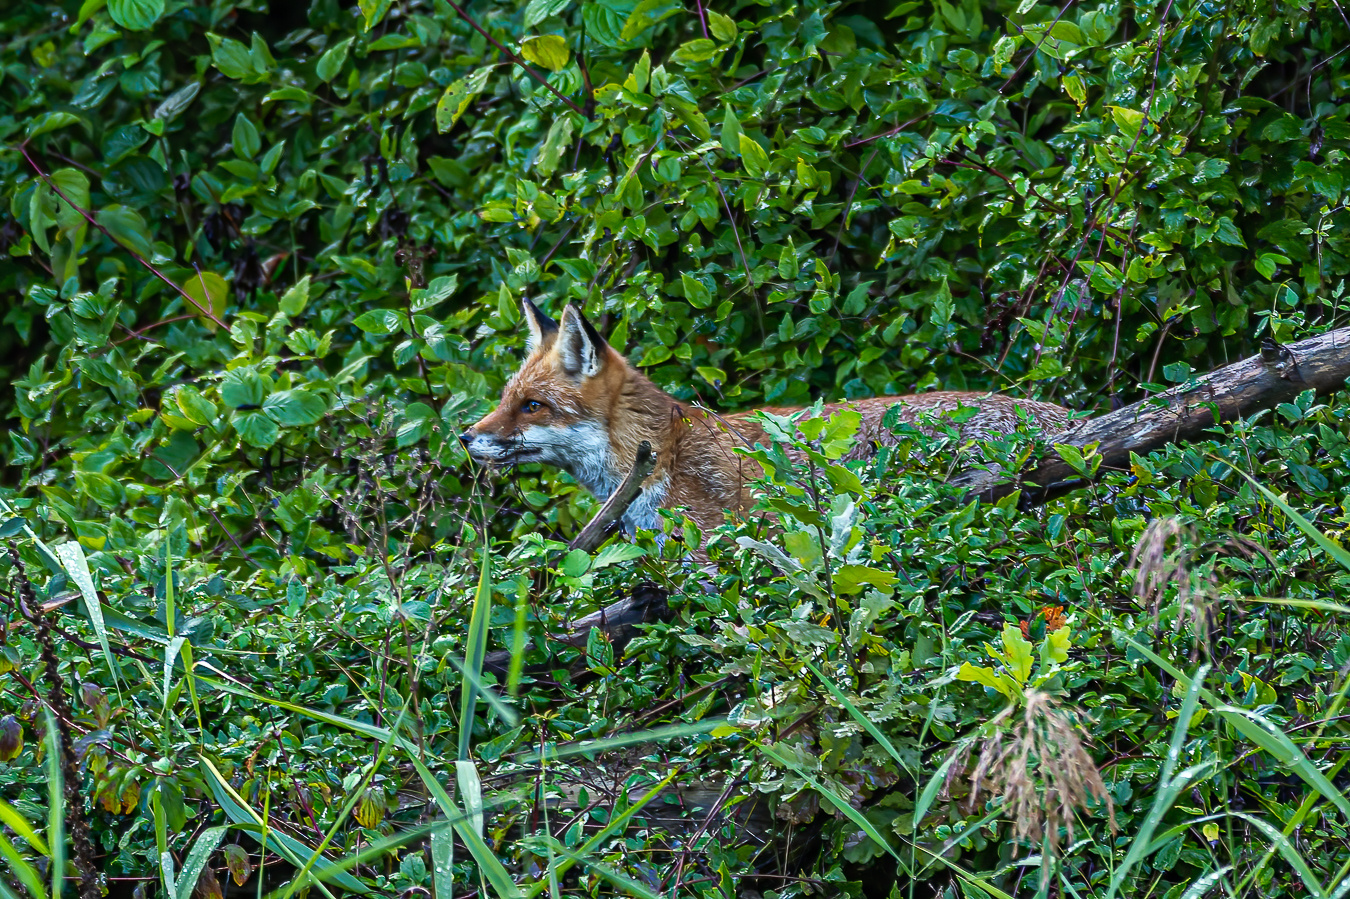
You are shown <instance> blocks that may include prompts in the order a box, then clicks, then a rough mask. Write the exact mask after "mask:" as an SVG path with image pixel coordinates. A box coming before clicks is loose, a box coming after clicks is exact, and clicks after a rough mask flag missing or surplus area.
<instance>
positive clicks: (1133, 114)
mask: <svg viewBox="0 0 1350 899" xmlns="http://www.w3.org/2000/svg"><path fill="white" fill-rule="evenodd" d="M1107 108H1108V109H1110V110H1111V118H1112V119H1114V120H1115V123H1116V127H1117V128H1119V129H1120V133H1121V134H1122V135H1124V136H1125V137H1127V138H1129V139H1131V140H1133V139H1134V138H1135V136H1136V135H1137V134H1139V129H1140V128H1142V127H1143V125H1144V114H1143V113H1142V112H1140V111H1139V110H1137V109H1130V108H1129V107H1126V106H1109V107H1107Z"/></svg>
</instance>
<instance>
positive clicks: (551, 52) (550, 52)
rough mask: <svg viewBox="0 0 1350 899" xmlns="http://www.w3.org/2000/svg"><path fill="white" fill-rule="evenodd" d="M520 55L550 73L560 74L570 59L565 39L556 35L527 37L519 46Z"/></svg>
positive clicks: (569, 51)
mask: <svg viewBox="0 0 1350 899" xmlns="http://www.w3.org/2000/svg"><path fill="white" fill-rule="evenodd" d="M520 55H521V56H523V57H525V58H526V59H527V60H529V61H530V62H532V63H534V64H535V65H539V66H543V67H544V68H546V69H548V70H549V71H550V72H560V71H562V70H563V68H564V67H565V66H566V65H567V63H568V62H569V61H570V60H571V58H572V51H571V50H569V49H568V47H567V39H566V38H563V37H559V36H558V35H556V34H544V35H540V36H539V37H527V38H525V42H524V43H523V44H521V45H520Z"/></svg>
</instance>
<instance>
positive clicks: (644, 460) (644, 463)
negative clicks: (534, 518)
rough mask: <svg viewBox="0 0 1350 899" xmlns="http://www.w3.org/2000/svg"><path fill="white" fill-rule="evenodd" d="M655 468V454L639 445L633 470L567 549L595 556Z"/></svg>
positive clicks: (643, 445) (649, 445)
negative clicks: (594, 553) (580, 550)
mask: <svg viewBox="0 0 1350 899" xmlns="http://www.w3.org/2000/svg"><path fill="white" fill-rule="evenodd" d="M655 468H656V453H654V452H652V445H651V444H650V443H648V442H647V441H645V440H644V441H642V442H641V443H639V444H638V450H637V458H636V459H635V460H634V461H633V468H632V470H630V471H629V472H628V476H627V477H626V478H624V479H623V483H622V484H620V485H619V489H617V490H615V491H614V492H613V493H612V494H610V497H609V499H607V500H605V504H604V505H603V506H601V507H600V511H599V512H596V513H595V517H594V518H592V519H591V520H590V521H589V522H587V524H586V526H585V527H584V528H582V529H581V533H580V534H577V536H576V538H575V539H574V540H573V541H572V542H571V543H570V544H569V545H568V549H583V550H585V551H586V552H588V553H593V552H595V551H596V550H597V549H598V548H599V547H600V544H601V543H604V542H605V540H606V538H608V537H609V535H610V534H612V533H614V531H615V530H616V529H617V528H618V526H619V519H620V518H622V517H623V515H624V513H625V512H627V511H628V507H629V506H631V505H632V504H633V500H635V499H637V495H638V493H639V492H641V490H642V482H643V481H645V480H647V477H648V476H649V475H651V473H652V471H653V470H654V469H655Z"/></svg>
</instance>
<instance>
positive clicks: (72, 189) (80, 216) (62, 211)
mask: <svg viewBox="0 0 1350 899" xmlns="http://www.w3.org/2000/svg"><path fill="white" fill-rule="evenodd" d="M51 178H52V183H53V184H55V185H56V186H57V187H58V188H60V190H61V194H64V195H65V198H66V199H65V200H62V199H60V195H57V201H56V225H57V227H58V228H60V229H61V230H62V231H74V230H78V229H80V228H83V227H85V226H86V225H87V224H88V222H87V221H86V220H85V217H84V213H83V212H81V211H80V210H81V209H83V210H85V211H88V209H89V178H88V176H86V175H85V173H84V172H82V171H80V170H79V169H57V170H56V171H54V172H52V175H51ZM72 204H73V205H72ZM76 206H78V207H79V209H76V208H75V207H76Z"/></svg>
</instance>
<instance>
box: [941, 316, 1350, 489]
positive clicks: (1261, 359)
mask: <svg viewBox="0 0 1350 899" xmlns="http://www.w3.org/2000/svg"><path fill="white" fill-rule="evenodd" d="M1347 378H1350V328H1338V329H1336V330H1335V331H1328V332H1327V333H1325V334H1321V335H1319V336H1317V337H1309V338H1308V339H1306V340H1300V341H1298V342H1297V343H1291V344H1288V345H1283V346H1282V345H1279V344H1276V343H1274V342H1273V341H1269V340H1268V341H1266V343H1265V344H1264V345H1263V347H1262V351H1261V353H1260V354H1259V355H1256V356H1251V357H1249V358H1247V359H1243V360H1242V361H1241V362H1234V363H1233V364H1231V365H1225V366H1224V367H1222V368H1218V369H1215V370H1214V371H1212V372H1210V373H1209V374H1206V375H1200V376H1199V377H1197V378H1194V379H1193V380H1191V381H1190V382H1188V383H1186V384H1183V385H1181V386H1180V387H1174V388H1172V389H1171V390H1168V391H1166V392H1164V393H1160V394H1158V395H1156V396H1152V397H1149V398H1147V399H1145V400H1141V401H1139V402H1137V403H1134V404H1133V405H1130V406H1126V407H1124V408H1123V409H1117V410H1116V411H1115V412H1111V413H1109V414H1107V415H1101V416H1098V417H1096V418H1089V419H1086V420H1084V421H1082V422H1080V423H1078V424H1077V425H1075V426H1074V427H1072V428H1070V429H1068V430H1066V431H1063V432H1061V433H1059V434H1056V435H1052V436H1050V437H1048V438H1046V442H1047V443H1050V444H1060V445H1068V446H1073V447H1078V448H1082V447H1085V446H1088V445H1089V444H1093V443H1095V444H1097V452H1098V454H1099V455H1100V456H1101V458H1102V461H1101V466H1100V468H1099V469H1098V470H1099V471H1100V470H1103V469H1112V468H1123V467H1125V466H1127V465H1128V464H1129V460H1130V453H1141V454H1142V453H1147V452H1151V451H1152V450H1155V449H1159V448H1161V447H1163V446H1165V445H1167V444H1169V443H1181V442H1185V441H1188V440H1195V439H1197V438H1199V437H1200V436H1201V435H1202V434H1203V433H1204V431H1205V429H1206V428H1210V427H1213V426H1214V425H1216V424H1219V423H1221V422H1224V421H1232V420H1233V419H1235V418H1238V417H1242V416H1247V415H1251V414H1252V413H1253V412H1258V411H1260V410H1262V409H1269V408H1272V407H1273V406H1275V405H1277V404H1279V403H1283V402H1288V401H1289V400H1292V399H1293V398H1294V397H1296V396H1297V395H1298V394H1300V393H1302V392H1303V391H1305V390H1315V391H1317V392H1318V393H1319V394H1325V393H1331V392H1333V391H1336V390H1341V389H1344V388H1345V386H1346V379H1347ZM996 479H999V482H998V483H994V481H995V480H996ZM952 483H953V484H955V485H957V486H961V487H966V488H967V489H969V490H970V491H971V492H972V493H975V494H978V495H979V496H980V498H982V499H984V500H986V501H992V500H996V499H998V498H1000V497H1003V496H1007V495H1008V494H1009V493H1012V492H1013V491H1014V490H1018V489H1021V490H1023V496H1022V504H1023V505H1024V506H1028V505H1036V504H1038V503H1041V502H1045V501H1046V500H1047V499H1049V498H1050V497H1052V496H1055V495H1058V494H1059V493H1063V492H1064V491H1065V490H1066V489H1072V488H1073V487H1075V486H1079V485H1081V484H1082V483H1084V481H1083V479H1082V478H1081V477H1080V476H1079V474H1078V473H1077V472H1075V471H1074V470H1073V468H1072V467H1070V466H1069V464H1068V463H1067V462H1065V461H1064V460H1063V459H1061V458H1059V456H1057V455H1051V456H1047V457H1042V458H1041V459H1040V460H1038V463H1037V465H1036V467H1035V468H1033V469H1031V470H1030V471H1025V472H1022V473H1019V474H1016V475H1015V476H1012V477H1007V478H1003V477H1002V476H999V475H994V474H992V473H991V472H989V471H986V470H970V471H966V472H962V473H961V474H959V475H957V476H956V477H955V478H953V479H952Z"/></svg>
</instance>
